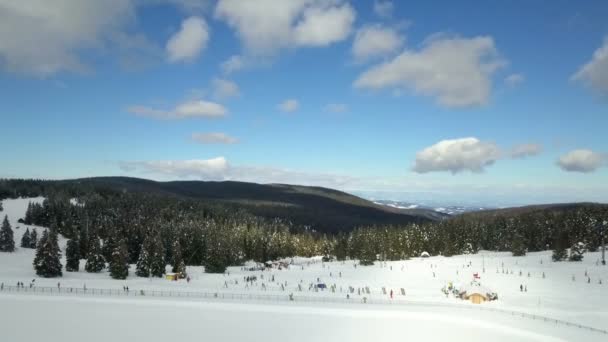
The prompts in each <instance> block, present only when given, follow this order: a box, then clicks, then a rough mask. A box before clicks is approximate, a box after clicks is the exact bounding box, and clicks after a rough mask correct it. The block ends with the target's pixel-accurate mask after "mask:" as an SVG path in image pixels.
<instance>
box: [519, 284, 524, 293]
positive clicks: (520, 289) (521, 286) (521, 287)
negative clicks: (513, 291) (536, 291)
mask: <svg viewBox="0 0 608 342" xmlns="http://www.w3.org/2000/svg"><path fill="white" fill-rule="evenodd" d="M519 292H524V286H523V285H522V284H519Z"/></svg>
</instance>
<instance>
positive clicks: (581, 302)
mask: <svg viewBox="0 0 608 342" xmlns="http://www.w3.org/2000/svg"><path fill="white" fill-rule="evenodd" d="M42 200H43V199H42V198H36V199H16V200H4V201H3V206H4V211H2V212H0V215H1V216H2V218H3V217H4V215H8V217H9V220H10V222H11V224H12V226H13V230H14V232H15V243H16V245H17V246H19V242H20V239H21V235H22V234H23V232H24V231H25V229H26V227H29V228H30V230H31V229H32V228H34V227H33V226H26V225H23V224H19V223H18V222H17V220H18V219H19V218H22V217H23V216H24V213H25V209H26V208H27V204H28V203H29V202H30V201H42ZM16 227H19V228H18V229H16ZM36 228H37V230H38V235H39V236H40V235H41V233H42V229H43V228H41V227H36ZM60 245H61V247H62V250H64V251H65V239H63V238H61V239H60ZM34 252H35V251H34V250H33V249H24V248H19V247H18V248H17V250H16V251H15V252H14V253H0V282H2V283H3V284H4V285H5V286H6V287H8V286H14V285H15V284H16V283H17V282H18V281H20V282H23V283H25V286H26V288H28V290H29V283H30V282H31V281H32V280H33V279H35V287H37V288H41V287H49V288H57V283H58V282H60V283H61V287H62V288H63V289H65V288H67V287H74V288H78V289H82V288H83V286H84V285H85V284H86V286H87V288H89V289H92V288H97V289H112V290H115V291H116V293H120V292H121V291H122V289H123V286H128V287H129V289H130V291H132V293H139V291H140V290H144V291H152V290H156V291H161V290H162V291H165V293H169V292H171V293H174V294H177V293H182V294H183V293H185V292H194V293H203V292H208V293H220V294H226V295H240V294H242V295H264V296H267V295H276V296H277V298H279V297H280V298H284V299H285V300H281V301H274V300H271V299H268V300H266V301H264V302H259V301H242V302H238V301H234V300H231V301H228V300H221V299H217V300H205V299H200V298H184V297H164V298H158V297H150V296H144V297H141V296H138V297H133V296H84V295H77V294H70V295H68V294H57V293H54V294H52V295H50V294H49V293H39V292H37V293H32V292H27V293H17V292H14V291H7V290H6V288H5V290H4V291H0V322H2V323H1V329H0V330H2V338H1V340H6V341H36V340H41V339H45V340H51V341H55V340H56V341H64V342H71V341H82V340H87V341H107V340H112V341H127V340H129V341H131V340H147V341H153V342H154V341H166V340H173V339H177V340H184V339H188V340H199V339H207V340H209V339H211V340H214V341H243V339H251V340H254V341H257V340H264V341H267V342H272V341H333V340H344V341H370V340H374V341H397V340H399V341H401V340H404V339H406V338H407V339H411V338H426V339H427V340H429V341H435V340H440V339H449V340H451V341H465V340H466V341H486V340H488V339H491V340H493V341H515V340H517V341H573V340H585V341H608V335H606V334H602V333H599V332H595V331H590V330H587V329H583V328H579V327H577V326H576V325H574V326H573V325H565V324H561V323H559V324H558V323H555V322H551V321H545V320H544V319H532V318H530V317H528V316H526V317H521V316H518V315H513V314H510V313H507V312H511V311H513V312H518V313H526V314H528V315H538V316H542V317H550V318H555V319H559V320H563V321H567V322H572V323H575V324H581V325H584V326H589V327H593V328H597V329H604V330H608V296H607V295H606V294H607V292H608V284H607V281H608V266H602V265H601V264H598V260H599V258H600V253H599V252H595V253H586V254H585V256H584V260H583V261H582V262H576V263H574V262H559V263H554V262H552V261H551V252H550V251H545V252H537V253H528V255H526V256H523V257H513V256H511V255H510V253H504V252H489V251H482V252H480V253H478V254H475V255H461V256H454V257H449V258H446V257H442V256H431V257H430V258H413V259H410V260H406V261H389V262H377V263H376V264H375V265H373V266H366V267H364V266H356V267H355V264H356V262H355V261H346V262H326V263H322V262H321V261H320V258H301V257H298V258H293V264H292V265H291V266H290V267H289V268H288V269H282V270H278V269H272V270H266V271H247V270H245V269H244V268H242V267H230V268H229V272H228V273H226V274H223V275H222V274H206V273H204V269H203V268H202V267H188V273H189V274H190V277H191V281H190V282H189V283H188V282H187V281H186V280H179V281H177V282H175V281H168V280H165V279H161V278H154V279H148V278H139V277H137V276H135V274H134V269H135V266H134V265H132V266H131V270H130V272H131V273H130V275H129V278H128V279H127V280H124V281H121V280H113V279H111V278H110V276H109V274H108V273H107V272H105V271H104V272H102V273H98V274H91V273H87V272H85V271H84V260H82V261H81V271H80V272H64V275H63V277H61V278H52V279H45V278H39V277H37V276H36V275H35V272H34V269H33V266H32V260H33V258H34ZM287 261H289V262H292V259H291V258H290V259H287ZM63 264H64V265H65V259H64V260H63ZM255 265H256V263H254V262H248V263H246V267H247V268H249V267H253V266H255ZM484 266H485V272H484ZM503 270H504V271H505V273H503ZM511 271H512V274H511ZM520 271H521V276H520ZM474 273H478V274H479V276H480V279H479V280H478V281H479V282H480V283H481V284H482V286H485V287H487V288H490V289H492V291H494V292H496V293H497V294H498V298H499V299H498V300H497V301H493V302H486V303H484V304H479V305H475V304H472V303H469V302H466V301H462V300H460V299H457V298H454V297H452V296H450V297H449V298H446V296H445V295H444V294H443V293H442V292H441V288H442V287H444V286H445V285H446V284H448V283H449V282H452V283H453V284H461V285H462V286H466V285H467V284H470V282H471V281H472V280H473V274H474ZM528 273H530V276H529V277H528ZM543 273H544V274H545V277H544V278H543V276H542V274H543ZM585 273H587V275H588V276H587V277H586V276H585ZM246 276H257V278H258V281H257V282H254V283H253V284H251V283H250V284H249V286H246V285H245V284H246V282H244V281H243V278H244V277H246ZM262 276H263V279H262ZM273 276H274V282H273V281H271V279H272V277H273ZM573 278H574V280H573ZM588 278H590V280H591V282H590V283H588ZM317 279H318V281H317ZM600 280H601V282H602V283H601V284H599V281H600ZM237 282H238V283H237ZM262 283H263V284H264V285H265V287H266V290H264V289H263V288H262ZM285 283H287V284H286V285H285ZM316 283H325V284H327V286H328V287H330V286H332V285H334V284H335V287H336V291H335V292H332V291H331V290H330V289H325V290H323V291H319V292H315V291H314V289H313V290H309V286H310V284H316ZM281 284H283V286H284V287H285V290H282V288H281ZM298 284H301V287H302V291H299V290H298ZM520 285H524V286H526V287H527V292H522V291H520ZM226 286H227V287H226ZM349 286H352V287H354V288H355V289H358V288H365V287H369V289H370V292H371V293H370V294H364V293H361V295H359V294H358V291H357V290H355V292H354V293H351V294H350V298H349V299H348V300H347V299H346V291H347V288H348V287H349ZM383 287H384V288H385V289H386V294H384V292H383V290H382V288H383ZM401 288H403V289H404V290H405V291H406V295H405V296H402V295H401V292H400V289H401ZM391 290H393V291H394V298H393V299H391V298H390V291H391ZM290 293H293V295H294V298H295V300H294V301H288V300H286V298H288V295H289V294H290ZM364 296H365V297H366V299H367V304H363V303H362V302H363V297H364ZM300 299H301V300H300ZM304 299H306V301H304ZM482 309H484V310H482ZM487 309H497V310H503V311H501V312H493V311H488V310H487ZM31 324H35V325H36V326H37V329H28V327H30V326H31ZM100 326H103V327H105V328H104V329H99V327H100ZM113 326H115V327H117V328H116V331H115V330H113V329H108V328H107V327H113Z"/></svg>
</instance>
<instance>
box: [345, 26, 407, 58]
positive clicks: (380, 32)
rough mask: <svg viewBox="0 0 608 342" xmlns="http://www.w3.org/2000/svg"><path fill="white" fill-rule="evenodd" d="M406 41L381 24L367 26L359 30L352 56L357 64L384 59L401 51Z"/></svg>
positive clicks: (392, 29)
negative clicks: (378, 58) (377, 58)
mask: <svg viewBox="0 0 608 342" xmlns="http://www.w3.org/2000/svg"><path fill="white" fill-rule="evenodd" d="M404 42H405V39H404V38H403V37H402V36H401V35H400V34H399V32H398V31H397V30H396V29H394V28H391V27H385V26H382V25H380V24H375V25H367V26H363V27H362V28H360V29H358V30H357V33H356V34H355V38H354V41H353V47H352V54H353V57H354V58H355V61H356V62H359V63H361V62H365V61H368V60H370V59H372V58H376V57H384V56H387V55H391V54H394V53H395V52H397V50H399V49H400V48H401V47H402V46H403V43H404Z"/></svg>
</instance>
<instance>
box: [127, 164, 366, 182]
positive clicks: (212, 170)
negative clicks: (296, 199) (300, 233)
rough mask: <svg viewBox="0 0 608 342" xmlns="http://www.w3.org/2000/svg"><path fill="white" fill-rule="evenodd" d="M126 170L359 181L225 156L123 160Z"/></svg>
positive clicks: (252, 178) (211, 177) (191, 175)
mask: <svg viewBox="0 0 608 342" xmlns="http://www.w3.org/2000/svg"><path fill="white" fill-rule="evenodd" d="M119 167H120V168H121V169H122V170H123V171H126V172H142V173H144V174H146V173H148V174H154V175H157V176H161V177H168V179H172V178H175V177H177V178H181V179H197V180H211V181H224V180H239V181H244V182H256V183H289V184H301V185H316V186H327V187H332V188H343V187H345V186H347V185H353V184H356V183H357V182H358V181H359V180H358V178H355V177H350V176H342V175H334V174H324V173H307V172H302V171H297V170H290V169H282V168H275V167H262V166H248V165H232V164H230V163H229V162H228V160H227V159H226V158H225V157H217V158H212V159H194V160H156V161H127V162H120V163H119Z"/></svg>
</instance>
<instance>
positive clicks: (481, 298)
mask: <svg viewBox="0 0 608 342" xmlns="http://www.w3.org/2000/svg"><path fill="white" fill-rule="evenodd" d="M467 299H468V300H470V301H471V303H473V304H481V303H483V302H485V301H487V300H488V297H487V296H486V295H484V294H481V293H471V294H468V298H467Z"/></svg>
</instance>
